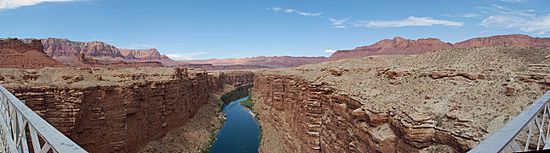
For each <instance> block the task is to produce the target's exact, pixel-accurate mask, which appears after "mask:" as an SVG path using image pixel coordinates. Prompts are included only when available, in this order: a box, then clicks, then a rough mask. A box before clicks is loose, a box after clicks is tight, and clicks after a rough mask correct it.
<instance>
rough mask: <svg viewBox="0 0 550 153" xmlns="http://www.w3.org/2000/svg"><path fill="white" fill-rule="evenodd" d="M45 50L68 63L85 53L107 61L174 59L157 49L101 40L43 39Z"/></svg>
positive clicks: (51, 55) (167, 60)
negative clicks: (122, 46) (118, 46)
mask: <svg viewBox="0 0 550 153" xmlns="http://www.w3.org/2000/svg"><path fill="white" fill-rule="evenodd" d="M42 44H43V45H44V52H45V53H46V54H48V55H49V56H50V57H53V58H55V59H56V60H59V61H61V62H63V63H66V64H74V63H75V59H77V58H75V57H78V56H80V54H81V53H83V54H84V55H85V56H86V57H88V58H93V59H96V60H101V61H105V62H118V61H125V60H132V61H142V62H143V61H162V62H164V61H166V62H170V61H172V60H171V59H170V58H168V57H167V56H166V55H163V54H160V53H159V51H158V50H157V49H154V48H150V49H119V48H117V47H115V46H113V45H110V44H107V43H104V42H101V41H92V42H78V41H71V40H68V39H59V38H48V39H43V40H42Z"/></svg>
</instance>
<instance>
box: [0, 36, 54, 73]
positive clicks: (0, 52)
mask: <svg viewBox="0 0 550 153" xmlns="http://www.w3.org/2000/svg"><path fill="white" fill-rule="evenodd" d="M42 49H43V47H42V44H41V43H40V40H29V41H28V42H24V41H22V40H19V39H0V67H10V68H42V67H59V66H63V64H61V63H60V62H58V61H56V60H54V59H52V58H50V57H48V56H47V55H46V54H44V52H42Z"/></svg>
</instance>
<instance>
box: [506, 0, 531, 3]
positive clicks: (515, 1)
mask: <svg viewBox="0 0 550 153" xmlns="http://www.w3.org/2000/svg"><path fill="white" fill-rule="evenodd" d="M500 1H502V2H508V3H519V2H525V1H527V0H500Z"/></svg>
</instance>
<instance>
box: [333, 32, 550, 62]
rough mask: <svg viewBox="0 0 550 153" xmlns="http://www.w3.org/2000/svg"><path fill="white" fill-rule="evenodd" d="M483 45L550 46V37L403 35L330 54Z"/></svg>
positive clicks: (353, 55)
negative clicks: (456, 39) (452, 39)
mask: <svg viewBox="0 0 550 153" xmlns="http://www.w3.org/2000/svg"><path fill="white" fill-rule="evenodd" d="M481 46H531V47H540V46H550V38H535V37H530V36H528V35H521V34H513V35H497V36H491V37H480V38H472V39H468V40H466V41H462V42H458V43H455V44H452V43H446V42H442V41H441V40H439V39H436V38H427V39H417V40H410V39H404V38H401V37H395V38H394V39H392V40H390V39H385V40H381V41H379V42H377V43H374V44H372V45H370V46H362V47H357V48H355V49H352V50H339V51H336V52H335V53H334V54H332V55H331V56H330V58H331V59H333V60H338V59H346V58H357V57H364V56H371V55H410V54H420V53H426V52H431V51H434V50H438V49H447V48H470V47H481Z"/></svg>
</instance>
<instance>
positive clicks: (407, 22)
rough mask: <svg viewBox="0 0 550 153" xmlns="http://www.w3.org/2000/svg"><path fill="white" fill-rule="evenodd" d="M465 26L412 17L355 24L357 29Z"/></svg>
mask: <svg viewBox="0 0 550 153" xmlns="http://www.w3.org/2000/svg"><path fill="white" fill-rule="evenodd" d="M434 25H443V26H463V25H464V23H463V22H454V21H448V20H439V19H434V18H431V17H415V16H411V17H408V18H407V19H403V20H395V21H356V22H354V23H353V26H355V27H367V28H398V27H411V26H434Z"/></svg>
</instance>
